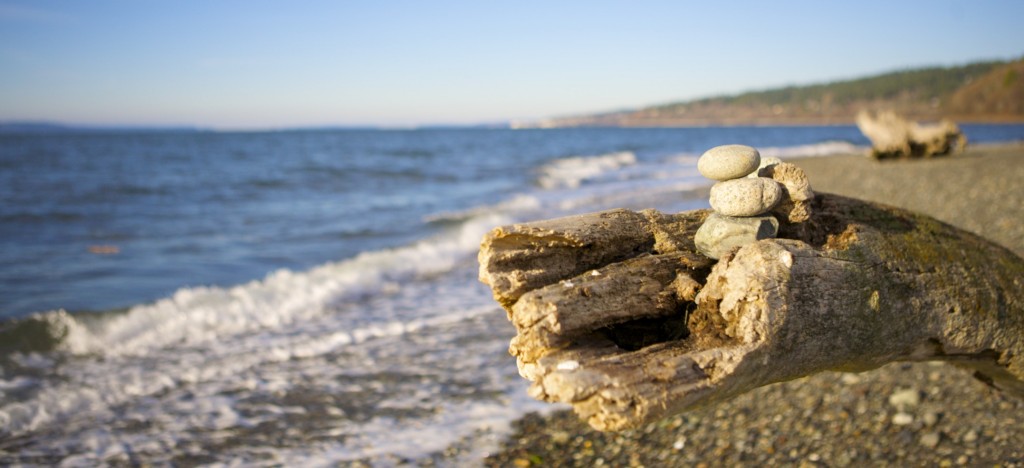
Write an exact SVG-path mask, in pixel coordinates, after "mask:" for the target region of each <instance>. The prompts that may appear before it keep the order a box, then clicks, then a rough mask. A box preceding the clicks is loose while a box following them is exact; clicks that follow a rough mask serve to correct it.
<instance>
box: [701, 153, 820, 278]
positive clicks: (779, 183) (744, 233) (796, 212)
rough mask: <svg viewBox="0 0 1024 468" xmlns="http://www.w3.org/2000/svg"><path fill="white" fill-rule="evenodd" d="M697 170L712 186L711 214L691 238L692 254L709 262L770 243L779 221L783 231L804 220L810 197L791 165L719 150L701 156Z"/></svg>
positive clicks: (803, 179)
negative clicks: (761, 242)
mask: <svg viewBox="0 0 1024 468" xmlns="http://www.w3.org/2000/svg"><path fill="white" fill-rule="evenodd" d="M697 170H698V171H700V173H701V175H703V176H704V177H707V178H709V179H712V180H715V181H718V182H717V183H715V185H714V186H712V187H711V208H712V209H713V210H714V213H712V214H711V215H710V216H708V218H707V219H706V220H705V221H704V224H703V225H701V227H700V229H698V230H697V233H696V235H695V236H694V243H695V244H696V246H697V250H698V251H700V252H701V253H702V254H704V255H706V256H708V257H710V258H713V259H719V258H722V257H723V256H725V255H726V254H728V253H730V252H732V251H734V250H736V249H738V248H740V247H742V246H744V245H747V244H750V243H753V242H757V241H759V240H761V239H772V238H775V237H776V236H777V235H778V234H779V221H780V219H781V221H782V222H783V223H784V225H794V224H797V223H804V222H806V221H808V220H809V219H810V215H811V203H810V202H811V200H812V199H813V198H814V192H812V191H811V187H810V184H808V182H807V176H806V175H805V174H804V172H803V170H802V169H800V168H799V167H797V166H796V165H793V164H790V163H784V162H782V161H781V160H779V159H778V158H764V159H762V158H761V154H760V153H759V152H758V151H757V149H755V148H751V147H749V146H744V145H725V146H717V147H714V148H711V149H709V150H708V151H707V152H705V153H704V154H703V155H702V156H701V157H700V160H699V161H697ZM777 217H778V218H777Z"/></svg>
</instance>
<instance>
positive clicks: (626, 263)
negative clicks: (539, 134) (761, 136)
mask: <svg viewBox="0 0 1024 468" xmlns="http://www.w3.org/2000/svg"><path fill="white" fill-rule="evenodd" d="M811 203H812V205H813V217H812V218H811V219H810V220H809V221H807V223H806V225H805V226H803V227H802V228H801V229H790V230H789V232H793V233H799V237H800V238H799V239H769V240H762V241H759V242H756V243H753V244H750V245H746V246H744V247H742V248H740V249H739V250H738V251H736V252H734V253H732V254H730V255H727V256H725V257H723V258H722V259H721V260H720V261H719V262H717V263H714V261H713V260H710V259H707V258H706V257H703V256H701V255H700V254H697V253H695V252H696V251H695V249H694V247H693V233H694V232H695V231H696V229H697V228H698V227H699V226H700V224H701V222H702V221H703V219H704V218H705V217H706V216H707V212H706V211H703V210H699V211H691V212H685V213H680V214H675V215H668V214H661V213H658V212H655V211H652V210H647V211H643V212H639V213H636V212H630V211H626V210H615V211H610V212H603V213H595V214H590V215H583V216H576V217H569V218H561V219H557V220H551V221H543V222H538V223H527V224H520V225H514V226H507V227H502V228H498V229H495V230H494V231H492V232H491V233H490V234H488V235H487V236H486V237H485V238H484V241H483V244H482V246H481V252H480V262H481V269H480V278H481V280H482V281H483V282H484V283H486V284H488V285H490V286H491V287H492V289H493V291H494V294H495V298H496V299H497V300H498V302H499V303H501V304H502V305H503V306H504V307H505V309H506V310H507V311H508V313H509V317H510V319H511V320H512V322H513V324H515V326H516V329H517V332H518V333H517V336H516V337H515V338H513V340H512V344H511V346H510V352H511V353H512V354H513V355H514V356H516V359H517V364H518V367H519V370H520V373H521V374H522V375H523V376H524V377H525V378H527V379H529V380H531V381H532V382H533V383H532V385H531V389H530V393H531V395H533V396H534V397H536V398H539V399H542V400H545V401H552V402H566V403H571V404H572V405H573V407H574V408H575V410H576V412H577V413H578V414H579V415H580V416H581V417H583V418H585V419H587V420H588V422H589V423H590V424H591V425H592V426H593V427H595V428H597V429H600V430H619V429H626V428H631V427H637V426H639V425H641V424H644V423H646V422H649V421H651V420H655V419H659V418H661V417H664V416H667V415H669V414H672V413H676V412H679V411H682V410H685V409H687V408H690V407H693V406H695V405H704V404H709V403H713V402H717V401H722V400H725V399H728V398H731V397H733V396H736V395H738V394H741V393H744V392H747V391H749V390H752V389H754V388H757V387H759V386H763V385H767V384H771V383H775V382H781V381H786V380H790V379H795V378H799V377H802V376H806V375H810V374H813V373H816V372H821V371H825V370H841V371H863V370H868V369H873V368H876V367H879V366H881V365H884V364H886V363H889V362H893V361H901V360H905V361H907V360H912V361H916V360H946V361H950V362H952V363H954V364H956V365H959V366H965V367H969V368H971V369H973V370H974V371H975V373H976V376H978V377H979V378H982V379H984V380H986V381H987V382H989V383H990V384H991V385H993V386H995V387H997V388H1000V389H1003V390H1005V391H1007V392H1008V393H1011V394H1015V395H1018V396H1024V293H1022V291H1024V287H1022V286H1024V284H1022V282H1024V260H1022V259H1021V258H1020V257H1017V256H1016V255H1015V254H1013V253H1012V252H1010V251H1009V250H1007V249H1005V248H1002V247H1000V246H998V245H995V244H992V243H990V242H988V241H986V240H984V239H982V238H980V237H978V236H976V235H973V234H970V233H967V232H965V231H961V230H959V229H956V228H954V227H952V226H949V225H947V224H944V223H941V222H939V221H936V220H934V219H932V218H929V217H926V216H922V215H918V214H914V213H910V212H907V211H903V210H899V209H896V208H891V207H887V206H882V205H876V204H872V203H868V202H864V201H860V200H856V199H850V198H844V197H840V196H836V195H830V194H819V196H818V197H817V198H815V200H813V201H812V202H811Z"/></svg>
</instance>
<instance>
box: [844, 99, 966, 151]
mask: <svg viewBox="0 0 1024 468" xmlns="http://www.w3.org/2000/svg"><path fill="white" fill-rule="evenodd" d="M856 120H857V127H858V128H860V131H861V133H863V134H864V136H866V137H867V138H868V140H871V146H872V148H871V157H873V158H875V159H889V158H919V157H925V158H928V157H932V156H938V155H943V154H949V153H953V152H959V151H962V150H963V149H964V146H966V145H967V138H966V137H965V136H964V134H963V132H961V131H960V128H959V127H957V125H956V124H955V123H953V122H952V121H949V120H942V121H939V122H937V123H934V124H927V125H926V124H919V123H916V122H911V121H907V120H905V119H903V118H902V117H900V116H898V115H896V114H895V113H894V112H891V111H887V112H879V113H878V114H870V113H868V112H860V113H858V114H857V119H856Z"/></svg>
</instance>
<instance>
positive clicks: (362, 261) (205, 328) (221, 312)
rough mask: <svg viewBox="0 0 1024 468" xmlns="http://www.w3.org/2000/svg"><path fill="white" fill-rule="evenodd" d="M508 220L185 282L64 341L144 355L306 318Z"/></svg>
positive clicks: (442, 267) (446, 261) (406, 275)
mask: <svg viewBox="0 0 1024 468" xmlns="http://www.w3.org/2000/svg"><path fill="white" fill-rule="evenodd" d="M508 221H509V220H508V219H507V218H503V217H501V216H500V215H482V216H480V217H478V218H474V219H472V220H470V221H468V222H466V223H464V224H463V225H462V226H461V227H460V228H459V230H458V232H456V233H453V234H451V235H445V236H441V237H437V238H433V239H428V240H425V241H421V242H418V243H416V244H413V245H410V246H406V247H401V248H397V249H392V250H383V251H375V252H365V253H362V254H360V255H358V256H356V257H355V258H352V259H350V260H346V261H342V262H336V263H329V264H326V265H323V266H320V267H317V268H314V269H312V270H309V271H306V272H293V271H290V270H279V271H277V272H275V273H272V274H270V275H268V276H267V277H266V278H265V279H263V280H261V281H252V282H249V283H247V284H243V285H239V286H235V287H231V288H217V287H195V288H183V289H181V290H179V291H177V292H176V293H174V295H172V296H171V297H169V298H166V299H162V300H159V301H157V302H155V303H153V304H147V305H141V306H136V307H134V308H132V309H131V310H129V311H128V312H127V313H126V314H123V315H119V316H113V317H109V318H107V319H106V320H103V321H102V322H100V323H97V324H89V325H83V324H81V323H78V322H77V321H75V320H74V319H73V318H71V316H69V315H66V314H63V315H62V317H66V318H67V319H68V320H69V322H68V323H67V324H66V326H67V337H66V338H65V340H64V341H63V342H62V346H63V348H64V349H66V350H67V351H70V352H72V353H75V354H91V353H98V354H104V355H121V354H145V353H148V352H151V351H154V350H159V349H160V348H162V347H164V346H168V345H172V344H173V345H176V346H196V345H200V344H202V343H205V342H209V341H213V340H217V339H219V338H222V337H224V336H225V335H233V334H240V333H252V332H254V331H257V330H260V329H268V328H270V329H272V328H277V327H281V326H283V325H286V324H289V323H294V322H299V321H306V320H309V319H311V318H313V317H316V316H319V315H321V314H323V313H324V311H325V310H327V309H329V308H330V307H331V305H332V304H334V303H337V302H340V301H351V300H355V299H358V298H360V297H367V296H371V295H374V294H377V293H379V292H381V290H382V289H384V288H387V287H388V286H389V285H390V284H393V283H396V282H403V281H406V280H409V279H412V278H415V277H418V276H423V275H431V274H438V273H442V272H445V271H448V270H450V269H451V268H453V267H454V266H455V265H457V264H458V263H459V262H460V261H462V260H463V259H464V258H466V257H467V256H471V255H473V254H474V253H475V251H476V249H477V248H478V246H479V242H480V238H481V237H482V236H483V234H484V233H485V232H487V231H488V230H489V229H491V228H493V227H494V226H497V225H500V224H504V223H507V222H508Z"/></svg>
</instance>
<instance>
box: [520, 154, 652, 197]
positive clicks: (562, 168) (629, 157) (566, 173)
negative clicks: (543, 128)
mask: <svg viewBox="0 0 1024 468" xmlns="http://www.w3.org/2000/svg"><path fill="white" fill-rule="evenodd" d="M633 164H636V155H635V154H633V152H631V151H622V152H618V153H608V154H602V155H599V156H576V157H571V158H563V159H558V160H555V161H552V162H550V163H548V164H546V165H544V166H543V167H541V168H540V175H539V177H538V179H537V183H538V184H540V186H541V187H543V188H546V189H552V188H558V187H569V188H575V187H579V186H580V184H582V183H583V182H584V181H586V180H590V179H593V178H596V177H598V176H600V175H602V174H605V173H607V172H610V171H614V170H616V169H619V168H621V167H624V166H629V165H633Z"/></svg>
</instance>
